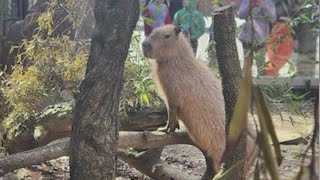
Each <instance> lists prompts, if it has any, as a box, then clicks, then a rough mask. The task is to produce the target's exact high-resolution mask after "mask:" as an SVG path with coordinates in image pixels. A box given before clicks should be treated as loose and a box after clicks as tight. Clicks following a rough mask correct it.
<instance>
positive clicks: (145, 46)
mask: <svg viewBox="0 0 320 180" xmlns="http://www.w3.org/2000/svg"><path fill="white" fill-rule="evenodd" d="M142 50H143V54H144V56H145V57H147V58H151V54H152V46H151V44H150V43H149V42H148V41H146V40H145V41H143V43H142Z"/></svg>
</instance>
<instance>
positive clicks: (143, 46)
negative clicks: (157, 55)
mask: <svg viewBox="0 0 320 180" xmlns="http://www.w3.org/2000/svg"><path fill="white" fill-rule="evenodd" d="M142 48H143V49H144V50H147V51H150V50H151V44H150V43H148V42H146V41H144V42H143V43H142Z"/></svg>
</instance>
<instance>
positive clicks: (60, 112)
mask: <svg viewBox="0 0 320 180" xmlns="http://www.w3.org/2000/svg"><path fill="white" fill-rule="evenodd" d="M73 108H74V102H73V101H70V102H64V103H60V104H56V105H53V106H49V107H47V108H46V109H44V110H43V111H42V112H40V113H37V114H35V115H33V116H30V118H29V119H27V120H23V121H22V122H23V123H22V124H21V125H20V127H19V129H17V130H16V132H19V133H15V132H14V133H13V134H6V136H7V138H4V142H5V143H4V146H5V148H6V150H7V151H8V153H10V154H12V153H17V152H22V151H26V150H29V149H33V148H36V147H39V146H42V145H45V144H48V143H49V142H51V141H53V140H55V139H60V138H63V137H68V136H70V133H71V126H72V119H73ZM166 119H167V115H166V111H165V109H161V110H157V109H148V110H146V111H137V112H131V113H128V114H127V115H124V114H122V115H120V117H119V121H120V130H122V131H139V130H140V131H141V130H156V129H157V128H159V127H162V126H165V124H166ZM25 127H27V128H25ZM35 132H36V133H35Z"/></svg>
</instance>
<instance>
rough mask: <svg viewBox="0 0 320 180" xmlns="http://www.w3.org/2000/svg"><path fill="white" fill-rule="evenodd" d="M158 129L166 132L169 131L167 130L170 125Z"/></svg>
mask: <svg viewBox="0 0 320 180" xmlns="http://www.w3.org/2000/svg"><path fill="white" fill-rule="evenodd" d="M157 130H158V131H160V132H165V133H167V132H168V126H165V127H160V128H158V129H157Z"/></svg>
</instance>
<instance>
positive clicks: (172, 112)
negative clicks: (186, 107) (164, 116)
mask: <svg viewBox="0 0 320 180" xmlns="http://www.w3.org/2000/svg"><path fill="white" fill-rule="evenodd" d="M177 113H178V108H169V112H168V121H167V124H166V126H165V127H162V128H159V129H158V131H162V132H167V133H169V132H174V130H176V129H179V128H180V127H179V121H178V119H177Z"/></svg>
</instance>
